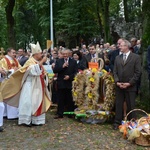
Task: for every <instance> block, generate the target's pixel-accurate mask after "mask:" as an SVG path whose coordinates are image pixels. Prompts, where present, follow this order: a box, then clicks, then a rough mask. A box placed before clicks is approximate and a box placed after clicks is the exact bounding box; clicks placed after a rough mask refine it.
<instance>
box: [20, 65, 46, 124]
mask: <svg viewBox="0 0 150 150" xmlns="http://www.w3.org/2000/svg"><path fill="white" fill-rule="evenodd" d="M41 73H42V71H41V69H40V66H39V65H38V64H35V65H31V66H29V67H28V69H27V71H26V73H25V74H24V77H23V82H24V83H23V86H22V90H21V95H20V100H19V120H18V124H26V125H29V124H30V123H32V124H36V125H39V124H45V113H44V114H42V115H40V116H33V114H34V113H35V112H36V110H37V108H39V106H40V105H41V101H40V100H42V94H43V93H42V86H41V80H40V75H41ZM37 83H38V85H37ZM34 100H36V101H34Z"/></svg>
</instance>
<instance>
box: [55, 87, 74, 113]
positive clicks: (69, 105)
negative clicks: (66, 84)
mask: <svg viewBox="0 0 150 150" xmlns="http://www.w3.org/2000/svg"><path fill="white" fill-rule="evenodd" d="M58 97H59V98H58V108H57V114H58V115H59V116H63V113H64V107H65V106H66V111H74V108H75V106H74V102H73V98H72V91H71V89H58Z"/></svg>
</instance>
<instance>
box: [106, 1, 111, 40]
mask: <svg viewBox="0 0 150 150" xmlns="http://www.w3.org/2000/svg"><path fill="white" fill-rule="evenodd" d="M109 4H110V1H109V0H105V1H104V7H105V9H104V34H105V42H111V37H110V28H109Z"/></svg>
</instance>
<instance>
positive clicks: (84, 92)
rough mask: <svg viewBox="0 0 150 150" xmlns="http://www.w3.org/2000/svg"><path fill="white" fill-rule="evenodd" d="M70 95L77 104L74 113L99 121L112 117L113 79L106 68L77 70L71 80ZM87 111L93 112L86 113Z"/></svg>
mask: <svg viewBox="0 0 150 150" xmlns="http://www.w3.org/2000/svg"><path fill="white" fill-rule="evenodd" d="M101 81H102V82H101ZM100 89H101V90H100ZM72 95H73V100H74V101H75V104H76V105H77V109H76V110H75V114H77V115H78V114H86V117H87V118H89V119H91V120H94V121H95V120H98V121H100V122H102V120H103V121H106V120H107V119H109V118H111V117H113V115H114V113H112V112H111V110H112V108H113V106H114V99H115V94H114V80H113V77H112V75H111V74H110V73H108V72H107V71H106V70H104V69H102V70H99V69H87V70H84V71H81V72H79V73H78V74H77V75H76V76H75V78H74V81H73V88H72ZM100 97H102V100H103V101H102V103H101V102H100V101H99V99H100ZM89 111H90V112H93V111H94V112H95V113H94V114H93V113H92V114H90V113H87V112H89ZM106 112H107V113H106Z"/></svg>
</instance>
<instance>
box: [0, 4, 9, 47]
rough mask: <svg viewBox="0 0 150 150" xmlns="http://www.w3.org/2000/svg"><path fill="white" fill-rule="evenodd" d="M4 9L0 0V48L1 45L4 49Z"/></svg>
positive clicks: (5, 43) (5, 42)
mask: <svg viewBox="0 0 150 150" xmlns="http://www.w3.org/2000/svg"><path fill="white" fill-rule="evenodd" d="M5 15H6V14H5V9H4V7H3V4H2V2H1V1H0V26H1V27H0V48H1V47H3V48H5V49H6V45H7V40H6V33H7V30H6V27H7V26H6V17H5Z"/></svg>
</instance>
